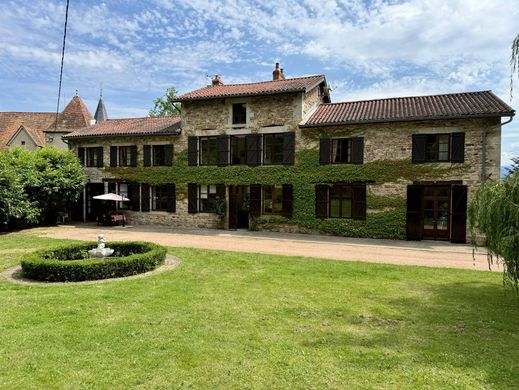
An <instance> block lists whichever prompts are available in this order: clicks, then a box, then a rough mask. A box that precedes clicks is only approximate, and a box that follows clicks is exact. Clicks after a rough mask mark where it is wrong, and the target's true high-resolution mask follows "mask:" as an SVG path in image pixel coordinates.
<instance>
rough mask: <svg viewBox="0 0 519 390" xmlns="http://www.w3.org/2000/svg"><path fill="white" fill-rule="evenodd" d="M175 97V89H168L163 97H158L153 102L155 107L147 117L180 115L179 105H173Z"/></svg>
mask: <svg viewBox="0 0 519 390" xmlns="http://www.w3.org/2000/svg"><path fill="white" fill-rule="evenodd" d="M176 97H177V90H176V89H175V87H170V88H168V89H167V90H166V94H165V95H164V96H160V97H158V98H157V99H155V100H154V101H153V103H154V104H155V106H154V107H153V108H152V109H151V110H150V113H149V115H150V116H151V117H158V116H174V115H180V104H178V103H176V104H175V98H176Z"/></svg>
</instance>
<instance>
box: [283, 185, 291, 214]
mask: <svg viewBox="0 0 519 390" xmlns="http://www.w3.org/2000/svg"><path fill="white" fill-rule="evenodd" d="M292 199H293V191H292V184H283V210H282V212H283V216H284V217H287V218H290V217H292Z"/></svg>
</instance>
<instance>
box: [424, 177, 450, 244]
mask: <svg viewBox="0 0 519 390" xmlns="http://www.w3.org/2000/svg"><path fill="white" fill-rule="evenodd" d="M450 197H451V188H450V187H447V186H431V187H425V188H424V190H423V238H424V239H429V240H449V237H450Z"/></svg>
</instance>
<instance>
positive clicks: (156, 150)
mask: <svg viewBox="0 0 519 390" xmlns="http://www.w3.org/2000/svg"><path fill="white" fill-rule="evenodd" d="M152 152H153V153H152V154H153V166H154V167H158V166H163V165H166V145H153V146H152Z"/></svg>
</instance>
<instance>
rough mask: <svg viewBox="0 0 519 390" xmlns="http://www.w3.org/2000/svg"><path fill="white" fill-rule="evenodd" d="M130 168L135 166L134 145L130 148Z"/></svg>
mask: <svg viewBox="0 0 519 390" xmlns="http://www.w3.org/2000/svg"><path fill="white" fill-rule="evenodd" d="M130 166H131V167H136V166H137V146H135V145H132V146H130Z"/></svg>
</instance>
